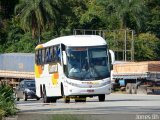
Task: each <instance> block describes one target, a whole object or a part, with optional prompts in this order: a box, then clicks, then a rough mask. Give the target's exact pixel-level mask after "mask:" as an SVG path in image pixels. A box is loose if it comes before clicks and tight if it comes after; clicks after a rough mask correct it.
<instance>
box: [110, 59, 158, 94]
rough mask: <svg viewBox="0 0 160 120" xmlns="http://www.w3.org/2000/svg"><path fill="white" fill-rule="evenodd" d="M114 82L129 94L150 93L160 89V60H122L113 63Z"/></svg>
mask: <svg viewBox="0 0 160 120" xmlns="http://www.w3.org/2000/svg"><path fill="white" fill-rule="evenodd" d="M112 78H113V80H112V82H114V83H115V84H116V85H114V86H115V87H117V86H119V87H125V89H126V93H128V94H136V93H138V94H148V93H155V92H158V91H159V90H160V61H146V62H126V63H124V62H121V63H116V64H114V65H113V74H112Z"/></svg>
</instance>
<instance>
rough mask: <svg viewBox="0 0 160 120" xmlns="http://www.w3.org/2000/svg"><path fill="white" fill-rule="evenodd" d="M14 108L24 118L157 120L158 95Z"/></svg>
mask: <svg viewBox="0 0 160 120" xmlns="http://www.w3.org/2000/svg"><path fill="white" fill-rule="evenodd" d="M17 107H18V108H19V109H20V112H19V114H20V116H21V115H22V114H23V116H25V115H29V114H30V115H31V114H32V115H33V114H34V115H35V117H36V116H37V115H39V116H41V115H43V116H45V115H47V116H48V115H53V114H54V115H57V114H63V115H64V114H65V115H68V114H72V115H76V116H77V115H80V116H83V117H84V116H88V115H91V116H90V117H93V118H96V117H98V116H101V118H102V119H103V117H104V118H106V116H107V117H108V118H112V117H114V118H115V119H116V118H118V119H121V117H122V118H123V119H124V117H125V116H126V118H130V119H131V118H132V119H140V118H143V119H147V120H149V119H154V120H156V119H158V120H160V95H128V94H111V95H107V96H106V101H105V102H98V98H97V97H94V98H88V99H87V102H85V103H75V102H74V100H71V102H70V103H69V104H66V103H64V102H63V99H60V100H58V101H57V103H49V104H44V103H42V101H36V100H29V101H27V102H24V101H19V102H17ZM139 115H140V116H139ZM32 117H33V116H32ZM41 118H42V117H41ZM23 120H24V119H23ZM26 120H27V119H26ZM34 120H36V118H35V119H34Z"/></svg>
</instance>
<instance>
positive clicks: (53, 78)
mask: <svg viewBox="0 0 160 120" xmlns="http://www.w3.org/2000/svg"><path fill="white" fill-rule="evenodd" d="M58 78H59V74H58V73H53V75H52V84H53V85H57V84H58Z"/></svg>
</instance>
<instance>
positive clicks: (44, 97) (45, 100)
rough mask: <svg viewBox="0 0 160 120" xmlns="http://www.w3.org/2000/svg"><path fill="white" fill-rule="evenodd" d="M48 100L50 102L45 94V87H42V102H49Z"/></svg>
mask: <svg viewBox="0 0 160 120" xmlns="http://www.w3.org/2000/svg"><path fill="white" fill-rule="evenodd" d="M49 102H50V100H49V98H48V97H47V95H46V89H45V87H44V89H43V103H49Z"/></svg>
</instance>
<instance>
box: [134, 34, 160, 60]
mask: <svg viewBox="0 0 160 120" xmlns="http://www.w3.org/2000/svg"><path fill="white" fill-rule="evenodd" d="M159 46H160V40H159V39H158V38H157V37H156V36H155V35H154V34H150V33H141V34H139V36H138V37H136V39H135V60H137V61H144V60H160V56H159V52H160V47H159Z"/></svg>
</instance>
